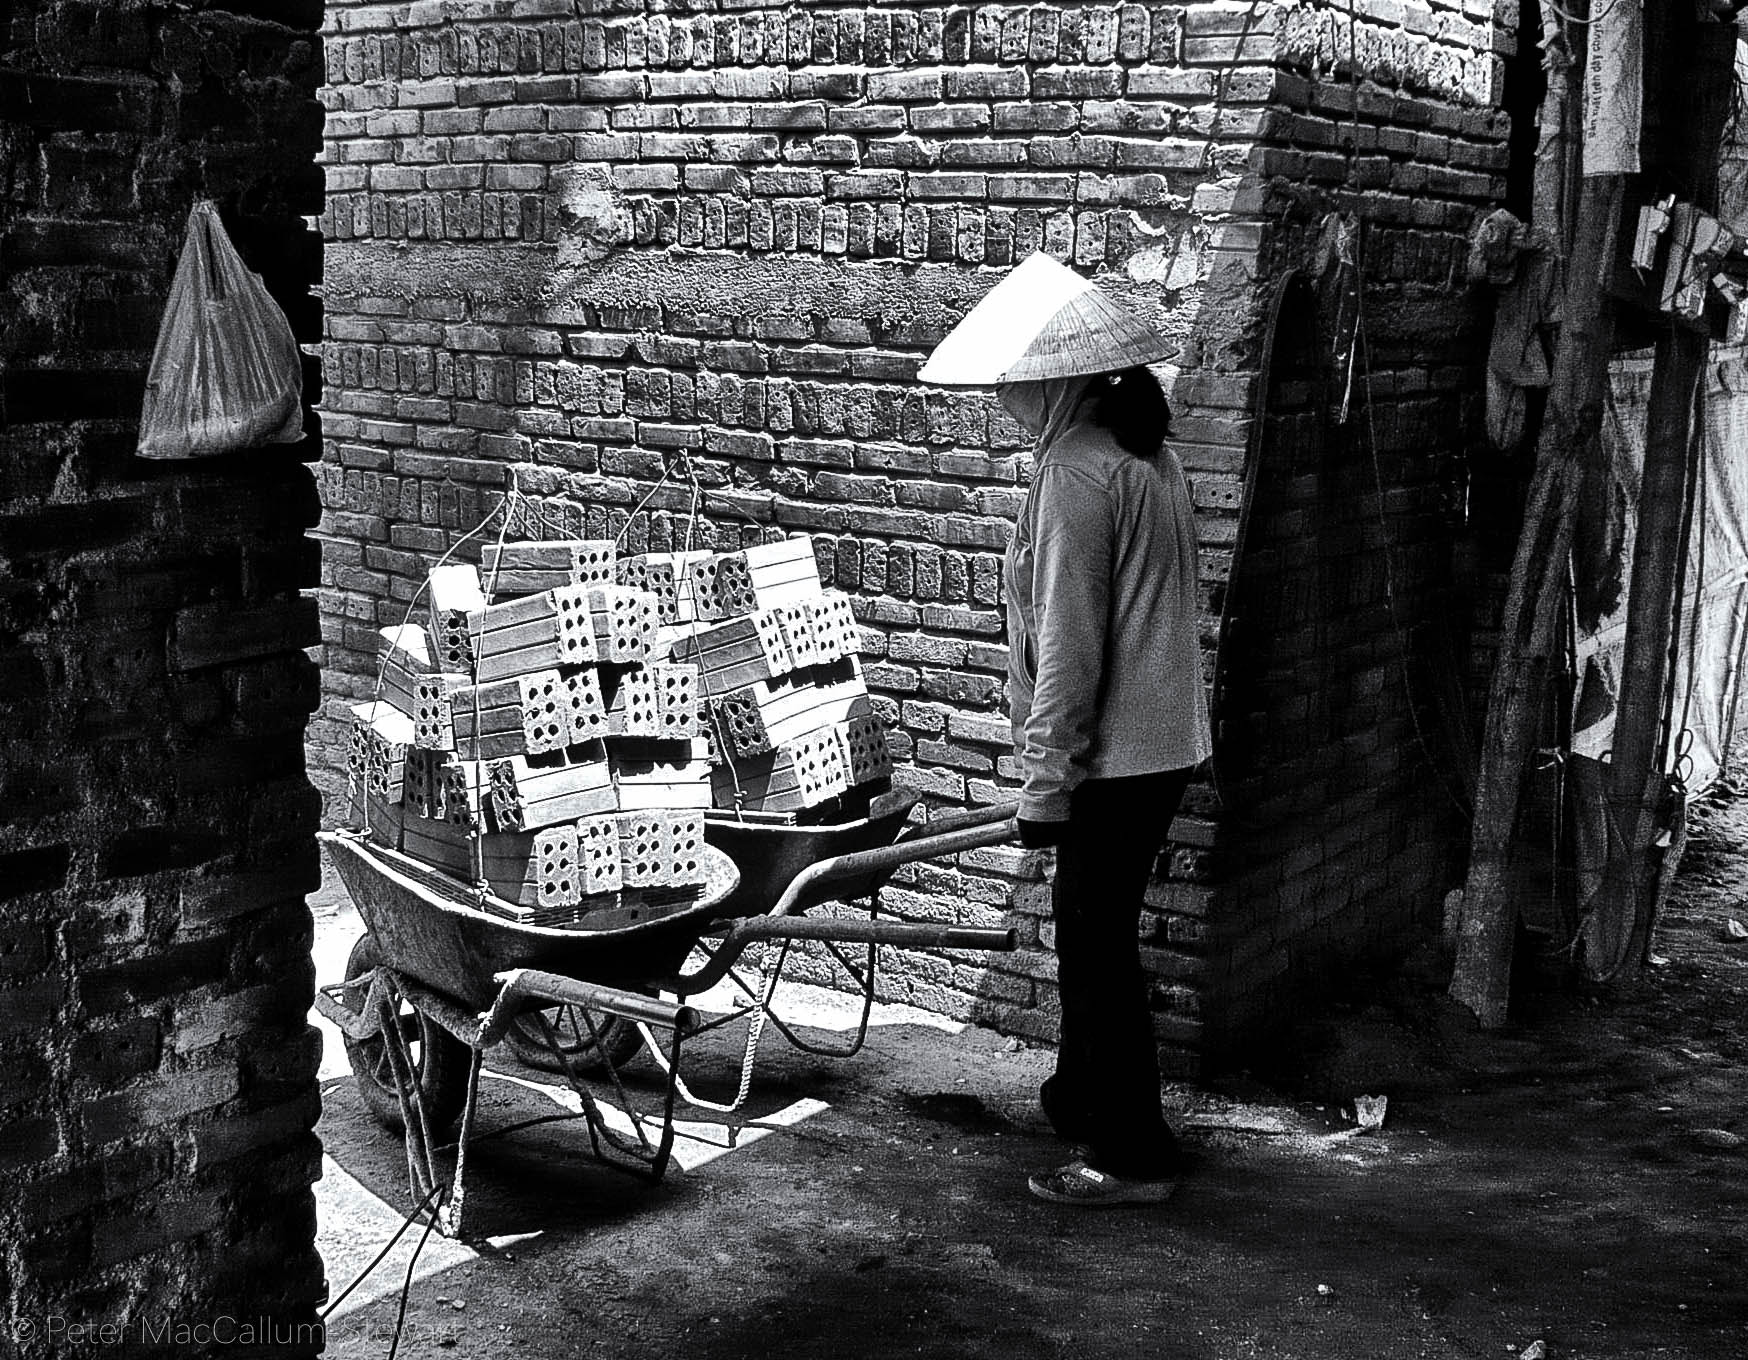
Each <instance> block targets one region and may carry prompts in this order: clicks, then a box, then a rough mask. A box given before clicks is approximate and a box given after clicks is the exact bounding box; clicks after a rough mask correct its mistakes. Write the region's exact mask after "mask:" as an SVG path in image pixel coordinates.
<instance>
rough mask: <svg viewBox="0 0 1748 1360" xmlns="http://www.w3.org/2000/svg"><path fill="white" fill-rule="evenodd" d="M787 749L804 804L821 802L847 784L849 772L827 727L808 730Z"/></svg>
mask: <svg viewBox="0 0 1748 1360" xmlns="http://www.w3.org/2000/svg"><path fill="white" fill-rule="evenodd" d="M787 749H788V751H789V752H790V754H791V756H792V757H793V758H794V761H795V778H796V783H797V784H798V786H799V787H800V790H801V801H802V803H803V804H804V805H805V806H808V807H813V806H814V805H816V804H818V803H823V802H825V801H826V800H827V799H828V798H832V797H835V796H836V795H837V794H840V793H842V792H844V791H845V789H847V788H848V787H849V772H848V770H847V769H846V768H845V766H844V758H843V755H842V754H841V752H840V751H839V748H838V741H837V737H836V736H835V735H834V734H833V733H832V732H831V730H830V729H829V728H828V729H827V730H825V731H822V732H810V733H809V734H808V735H807V736H805V737H801V738H798V739H797V740H795V741H793V742H791V743H789V745H788V747H787Z"/></svg>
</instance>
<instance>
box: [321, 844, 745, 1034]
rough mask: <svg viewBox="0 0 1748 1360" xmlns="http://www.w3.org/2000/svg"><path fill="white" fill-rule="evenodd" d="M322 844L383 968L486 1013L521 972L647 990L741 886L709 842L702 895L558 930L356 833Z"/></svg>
mask: <svg viewBox="0 0 1748 1360" xmlns="http://www.w3.org/2000/svg"><path fill="white" fill-rule="evenodd" d="M321 840H322V841H323V842H324V844H326V846H327V848H328V859H329V862H330V863H331V864H332V865H333V866H334V871H335V872H336V873H337V874H339V876H340V881H341V882H342V883H344V884H345V885H346V891H347V892H348V893H349V894H350V895H351V897H352V901H353V903H354V904H355V905H356V906H357V908H358V914H359V915H360V916H361V917H362V918H363V919H364V924H365V927H366V928H367V929H368V930H369V931H370V934H371V935H372V937H373V938H374V939H375V940H376V943H377V947H378V949H379V951H380V953H381V958H382V962H383V963H385V964H387V965H388V966H389V967H391V968H393V969H395V970H396V971H397V972H401V973H404V974H406V975H407V976H409V977H412V978H415V979H417V980H418V981H420V982H422V983H424V984H425V985H426V986H427V987H430V988H432V989H433V990H435V991H438V992H442V993H444V994H446V995H448V996H452V997H454V998H455V999H456V1000H457V1001H461V1002H463V1003H465V1004H467V1005H469V1006H473V1007H475V1008H476V1009H479V1010H485V1009H487V1008H488V1007H490V1006H491V1004H492V1002H493V1000H494V999H495V998H496V997H497V995H498V992H499V990H500V984H499V983H498V982H497V981H496V980H495V979H496V978H497V975H498V974H499V973H503V972H507V971H509V970H511V969H516V968H532V969H539V970H541V971H542V972H546V973H555V974H559V975H561V976H565V977H572V978H578V979H581V980H584V981H588V982H594V983H600V984H603V985H607V986H616V987H626V988H629V989H633V990H637V989H643V988H647V987H648V986H649V985H650V983H651V982H652V981H653V980H654V979H657V978H661V977H665V976H668V975H669V974H671V973H673V972H675V971H676V970H677V969H678V968H679V966H680V965H681V964H682V963H683V962H684V960H685V958H686V955H687V954H688V953H689V952H690V951H691V948H692V946H693V945H694V944H695V943H696V942H697V939H698V936H699V933H700V931H701V930H702V929H703V927H704V925H705V923H706V922H708V921H709V920H711V919H712V918H714V917H717V916H720V915H721V910H722V908H721V904H722V901H723V900H724V898H726V897H727V896H728V895H729V894H730V893H731V892H732V891H733V890H734V888H735V886H736V884H737V883H738V882H739V874H738V872H737V870H736V869H735V866H734V863H733V861H732V860H730V859H729V857H728V856H727V855H725V854H724V853H723V852H722V851H720V850H717V849H713V848H712V847H710V846H708V845H706V846H703V847H701V848H700V851H701V854H702V856H703V858H704V863H705V869H706V875H707V877H706V881H705V883H704V884H703V885H702V888H701V889H699V890H693V891H689V892H684V893H681V892H677V891H674V890H660V889H655V890H626V891H624V892H621V893H618V894H612V895H604V897H603V900H602V903H601V905H600V906H599V908H598V909H596V910H594V911H591V912H589V913H588V914H587V915H586V916H585V917H584V918H583V922H582V923H581V924H578V925H575V926H572V927H569V928H567V929H563V930H560V929H555V928H553V927H550V926H537V925H529V924H524V923H521V922H517V921H511V920H506V919H503V918H502V917H499V916H496V915H493V914H492V913H490V912H488V911H484V910H482V909H481V908H480V907H478V906H475V905H474V904H473V901H472V900H470V899H473V898H474V892H473V890H472V889H470V888H469V887H468V886H467V885H466V884H465V883H462V882H460V881H459V880H458V879H455V878H452V877H451V876H450V875H448V874H446V873H443V872H442V871H440V870H437V869H433V868H432V867H431V866H430V865H427V864H424V863H421V862H420V861H419V860H416V859H414V858H412V857H411V856H409V855H405V854H402V853H401V852H399V851H397V850H390V849H387V848H386V847H383V846H379V845H373V844H371V843H369V842H368V841H365V840H364V839H362V838H361V837H360V836H358V835H356V834H353V833H347V832H324V833H322V836H321Z"/></svg>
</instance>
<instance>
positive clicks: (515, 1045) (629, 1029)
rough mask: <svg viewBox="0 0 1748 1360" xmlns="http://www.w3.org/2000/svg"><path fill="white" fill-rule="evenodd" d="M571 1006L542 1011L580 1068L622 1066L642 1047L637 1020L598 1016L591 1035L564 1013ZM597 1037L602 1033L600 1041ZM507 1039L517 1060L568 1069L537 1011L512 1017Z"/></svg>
mask: <svg viewBox="0 0 1748 1360" xmlns="http://www.w3.org/2000/svg"><path fill="white" fill-rule="evenodd" d="M645 995H648V996H654V995H655V993H654V992H646V993H645ZM568 1009H569V1008H568V1007H565V1006H553V1007H551V1008H549V1009H548V1010H546V1011H543V1012H541V1013H540V1014H544V1015H545V1016H546V1019H547V1023H549V1024H550V1025H551V1026H552V1029H553V1034H554V1036H555V1037H556V1038H557V1040H558V1046H559V1048H560V1049H561V1050H562V1051H563V1053H564V1055H565V1057H566V1058H569V1059H570V1062H571V1064H572V1065H573V1066H574V1067H576V1068H577V1069H578V1070H579V1071H582V1072H604V1071H606V1070H607V1069H608V1068H609V1067H613V1068H618V1067H623V1066H625V1064H626V1063H628V1062H630V1061H631V1060H632V1059H633V1058H635V1057H636V1056H637V1055H638V1053H639V1052H640V1051H641V1050H642V1048H643V1035H642V1034H640V1033H639V1032H638V1029H637V1025H636V1022H634V1021H631V1020H627V1019H624V1018H623V1017H622V1016H617V1015H597V1016H596V1017H595V1033H594V1034H590V1033H589V1028H588V1026H587V1025H585V1024H584V1023H583V1022H582V1021H581V1020H580V1019H576V1018H574V1017H571V1016H568V1015H566V1014H565V1012H566V1011H567V1010H568ZM596 1036H599V1042H597V1037H596ZM505 1039H506V1041H507V1042H508V1043H509V1045H510V1052H512V1053H514V1054H515V1055H516V1058H517V1061H519V1062H524V1063H527V1064H528V1066H530V1067H537V1068H539V1069H540V1070H541V1071H543V1072H562V1071H564V1070H565V1064H564V1061H563V1059H561V1058H560V1057H559V1056H558V1054H556V1053H554V1052H553V1051H552V1045H551V1044H549V1043H548V1042H547V1039H546V1034H545V1032H544V1031H543V1030H542V1028H541V1025H540V1020H539V1018H538V1016H537V1015H536V1014H535V1013H534V1012H528V1013H527V1014H524V1015H518V1016H517V1017H516V1018H515V1019H514V1020H512V1021H511V1022H510V1028H509V1029H508V1031H506V1033H505Z"/></svg>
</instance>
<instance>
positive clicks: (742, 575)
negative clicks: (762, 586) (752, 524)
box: [692, 553, 758, 619]
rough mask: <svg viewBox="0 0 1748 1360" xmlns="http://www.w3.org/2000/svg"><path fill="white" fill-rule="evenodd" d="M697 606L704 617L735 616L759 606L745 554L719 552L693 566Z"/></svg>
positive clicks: (693, 594)
mask: <svg viewBox="0 0 1748 1360" xmlns="http://www.w3.org/2000/svg"><path fill="white" fill-rule="evenodd" d="M692 599H693V607H694V608H695V609H696V611H697V615H698V617H699V618H701V619H732V618H736V617H738V616H739V615H741V614H750V613H752V612H753V610H754V609H755V608H757V607H758V601H757V599H756V597H755V596H754V594H753V581H752V576H751V575H750V574H749V573H748V571H747V559H746V557H745V555H744V554H742V553H718V554H717V555H715V556H714V557H710V558H706V559H705V560H704V561H702V562H698V563H695V564H694V565H693V567H692Z"/></svg>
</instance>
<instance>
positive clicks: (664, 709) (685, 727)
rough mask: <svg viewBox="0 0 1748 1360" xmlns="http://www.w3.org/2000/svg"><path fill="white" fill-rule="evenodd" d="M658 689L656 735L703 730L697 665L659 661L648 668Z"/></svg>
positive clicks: (690, 734) (682, 734)
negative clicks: (699, 704) (701, 727)
mask: <svg viewBox="0 0 1748 1360" xmlns="http://www.w3.org/2000/svg"><path fill="white" fill-rule="evenodd" d="M647 669H648V671H649V675H650V680H651V683H652V684H653V685H654V686H655V690H656V709H657V719H658V721H657V727H658V729H659V731H658V733H657V735H659V736H663V737H695V736H697V735H698V733H699V731H700V726H701V723H700V718H699V707H698V668H697V667H696V666H686V665H680V664H677V663H672V662H656V663H654V664H652V665H650V666H649V667H648V668H647Z"/></svg>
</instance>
